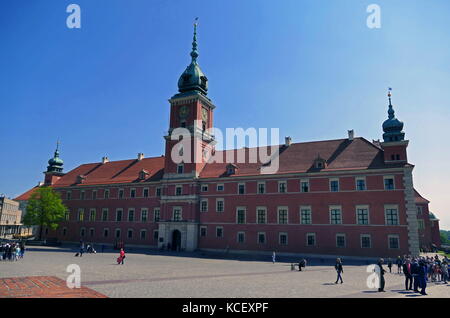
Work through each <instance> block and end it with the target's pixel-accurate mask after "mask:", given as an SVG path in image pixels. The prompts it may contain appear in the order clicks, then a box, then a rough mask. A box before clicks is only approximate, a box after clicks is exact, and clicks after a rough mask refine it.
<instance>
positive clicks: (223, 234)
mask: <svg viewBox="0 0 450 318" xmlns="http://www.w3.org/2000/svg"><path fill="white" fill-rule="evenodd" d="M218 229H222V236H217V230H218ZM224 237H225V233H224V231H223V226H216V238H224Z"/></svg>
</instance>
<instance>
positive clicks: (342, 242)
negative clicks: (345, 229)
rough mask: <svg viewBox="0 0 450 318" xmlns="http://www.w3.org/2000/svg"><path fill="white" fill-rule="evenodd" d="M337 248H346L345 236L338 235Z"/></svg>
mask: <svg viewBox="0 0 450 318" xmlns="http://www.w3.org/2000/svg"><path fill="white" fill-rule="evenodd" d="M336 247H345V234H337V235H336Z"/></svg>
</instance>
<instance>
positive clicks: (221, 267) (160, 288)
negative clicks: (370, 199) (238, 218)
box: [0, 247, 450, 298]
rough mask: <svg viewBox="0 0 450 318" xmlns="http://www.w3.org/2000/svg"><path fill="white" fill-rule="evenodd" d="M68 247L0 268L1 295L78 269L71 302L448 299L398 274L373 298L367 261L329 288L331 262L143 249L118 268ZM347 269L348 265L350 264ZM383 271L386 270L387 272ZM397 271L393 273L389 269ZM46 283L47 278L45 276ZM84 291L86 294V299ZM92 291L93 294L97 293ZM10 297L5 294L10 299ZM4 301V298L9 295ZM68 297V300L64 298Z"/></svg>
mask: <svg viewBox="0 0 450 318" xmlns="http://www.w3.org/2000/svg"><path fill="white" fill-rule="evenodd" d="M75 253H76V250H75V249H74V248H70V247H61V248H55V247H29V248H28V250H27V252H26V254H25V257H24V258H23V259H20V260H19V261H17V262H8V261H2V262H0V284H1V286H0V297H8V294H5V292H4V291H5V288H6V287H5V284H7V282H8V284H9V283H10V282H11V281H10V280H9V281H8V280H5V278H14V279H15V280H16V281H17V279H18V278H20V277H30V276H41V277H56V278H58V279H60V280H53V281H55V282H56V281H57V282H58V284H59V285H61V282H65V281H66V279H67V277H68V276H69V275H70V273H68V272H66V269H67V266H68V265H70V264H78V265H79V266H80V269H81V286H82V290H79V291H76V292H79V294H78V296H77V295H75V296H74V297H102V295H105V296H107V297H121V298H122V297H152V298H191V297H193V298H196V297H199V298H210V297H218V298H243V297H250V298H253V297H255V298H267V297H270V298H305V297H312V298H324V297H336V298H341V297H344V298H349V297H351V298H353V297H358V298H359V297H369V298H376V297H400V298H410V297H419V298H429V297H450V285H444V284H440V283H429V284H428V286H429V287H428V288H427V293H428V294H429V295H428V296H420V295H419V294H415V293H411V292H407V291H405V290H404V276H403V275H399V274H393V273H392V274H390V273H387V274H386V275H385V278H386V288H385V289H386V292H385V293H378V292H377V291H376V290H375V289H370V288H368V287H367V283H366V281H367V278H368V276H369V275H370V273H368V272H367V271H366V270H367V263H364V264H362V263H361V262H360V263H361V264H359V265H358V264H357V263H356V262H353V263H352V262H351V261H350V260H349V261H348V262H346V259H345V258H344V274H343V279H344V284H338V285H336V284H334V282H335V280H336V273H335V271H334V268H333V262H332V260H320V259H308V266H307V268H306V270H305V271H302V272H299V271H298V270H296V271H291V266H290V264H291V263H290V261H291V260H289V259H283V258H280V260H279V261H277V262H276V263H275V264H273V263H272V262H271V257H270V256H268V257H267V258H266V257H263V256H257V257H253V258H252V257H250V256H246V257H244V256H240V257H233V256H231V255H227V257H225V255H223V257H222V255H216V256H215V257H209V256H208V255H204V254H202V253H199V252H196V253H175V252H174V253H160V252H156V251H152V252H151V251H141V252H137V251H136V252H133V253H130V252H129V253H127V257H126V259H125V264H124V265H117V263H116V258H117V255H118V253H116V252H115V251H112V250H107V251H105V253H97V254H83V256H82V257H74V255H75ZM350 264H352V265H350ZM386 270H387V267H386ZM392 271H393V272H396V267H393V269H392ZM47 279H50V280H51V279H52V278H47ZM83 288H88V289H90V290H92V293H91V294H89V292H87V291H84V292H83ZM95 292H98V293H99V294H97V293H95ZM9 295H10V294H9ZM19 296H24V297H64V295H58V293H55V292H50V291H49V293H48V294H47V295H45V293H42V292H41V293H40V294H39V293H37V294H33V293H31V294H27V293H25V294H24V293H18V294H17V297H19ZM9 297H10V296H9ZM66 297H69V296H66Z"/></svg>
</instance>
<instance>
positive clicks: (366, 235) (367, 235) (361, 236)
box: [359, 234, 372, 249]
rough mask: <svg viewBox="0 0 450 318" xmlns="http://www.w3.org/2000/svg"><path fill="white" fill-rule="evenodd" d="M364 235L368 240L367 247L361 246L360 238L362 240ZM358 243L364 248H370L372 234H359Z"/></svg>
mask: <svg viewBox="0 0 450 318" xmlns="http://www.w3.org/2000/svg"><path fill="white" fill-rule="evenodd" d="M364 237H368V238H369V241H370V246H369V247H364V246H363V244H362V240H363V238H364ZM359 245H360V247H361V248H364V249H366V248H372V235H370V234H361V235H360V236H359Z"/></svg>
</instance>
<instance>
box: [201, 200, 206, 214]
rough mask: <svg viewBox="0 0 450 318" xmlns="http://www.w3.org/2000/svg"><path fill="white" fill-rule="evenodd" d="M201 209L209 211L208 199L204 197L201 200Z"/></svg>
mask: <svg viewBox="0 0 450 318" xmlns="http://www.w3.org/2000/svg"><path fill="white" fill-rule="evenodd" d="M200 211H201V212H208V199H202V201H200Z"/></svg>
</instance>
